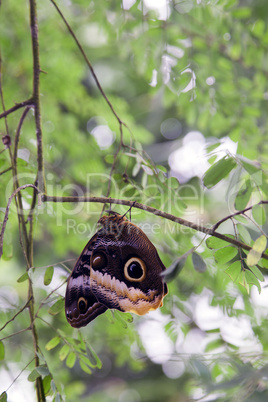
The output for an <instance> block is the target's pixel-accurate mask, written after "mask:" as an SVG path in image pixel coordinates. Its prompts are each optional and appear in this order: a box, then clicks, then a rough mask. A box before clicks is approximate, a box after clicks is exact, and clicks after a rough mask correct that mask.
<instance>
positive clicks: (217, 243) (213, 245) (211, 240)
mask: <svg viewBox="0 0 268 402" xmlns="http://www.w3.org/2000/svg"><path fill="white" fill-rule="evenodd" d="M225 236H228V237H230V238H233V236H231V235H225ZM228 244H229V243H228V242H227V241H225V240H222V239H219V238H217V237H214V236H211V237H208V238H207V240H206V245H207V247H208V248H210V249H212V250H213V249H219V248H222V247H225V246H227V245H228Z"/></svg>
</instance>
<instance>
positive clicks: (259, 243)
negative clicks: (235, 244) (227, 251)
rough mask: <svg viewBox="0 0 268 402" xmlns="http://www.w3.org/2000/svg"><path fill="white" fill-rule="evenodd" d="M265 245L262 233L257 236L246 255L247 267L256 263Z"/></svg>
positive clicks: (265, 241)
mask: <svg viewBox="0 0 268 402" xmlns="http://www.w3.org/2000/svg"><path fill="white" fill-rule="evenodd" d="M266 246H267V239H266V236H264V235H262V236H260V237H258V239H257V240H256V241H255V242H254V244H253V246H252V249H251V250H250V252H249V253H248V256H247V265H248V266H249V267H251V266H253V265H256V264H258V262H259V260H260V259H261V256H262V253H263V252H264V251H265V250H266Z"/></svg>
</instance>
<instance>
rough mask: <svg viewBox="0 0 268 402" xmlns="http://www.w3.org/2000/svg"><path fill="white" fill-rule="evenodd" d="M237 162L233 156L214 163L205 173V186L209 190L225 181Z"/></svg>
mask: <svg viewBox="0 0 268 402" xmlns="http://www.w3.org/2000/svg"><path fill="white" fill-rule="evenodd" d="M235 167H236V161H235V159H234V158H232V157H231V156H225V157H224V158H222V159H220V160H219V161H218V162H216V163H214V165H212V166H211V167H210V168H209V169H208V170H207V171H206V173H205V175H204V177H203V183H204V186H206V187H207V188H211V187H214V186H215V185H216V184H217V183H219V182H220V181H221V180H222V179H224V178H225V177H226V176H227V175H228V174H229V173H230V172H231V171H232V170H233V169H234V168H235Z"/></svg>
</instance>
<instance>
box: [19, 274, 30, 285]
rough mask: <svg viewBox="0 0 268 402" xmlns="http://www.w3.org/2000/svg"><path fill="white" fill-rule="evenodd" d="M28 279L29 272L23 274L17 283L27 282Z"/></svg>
mask: <svg viewBox="0 0 268 402" xmlns="http://www.w3.org/2000/svg"><path fill="white" fill-rule="evenodd" d="M27 279H29V275H28V272H24V274H22V275H21V276H20V277H19V278H18V279H17V282H18V283H21V282H25V281H27Z"/></svg>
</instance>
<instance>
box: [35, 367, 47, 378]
mask: <svg viewBox="0 0 268 402" xmlns="http://www.w3.org/2000/svg"><path fill="white" fill-rule="evenodd" d="M36 371H37V372H38V373H39V374H40V375H41V376H42V377H45V376H47V375H49V374H50V373H49V370H48V368H47V366H38V367H36Z"/></svg>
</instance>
